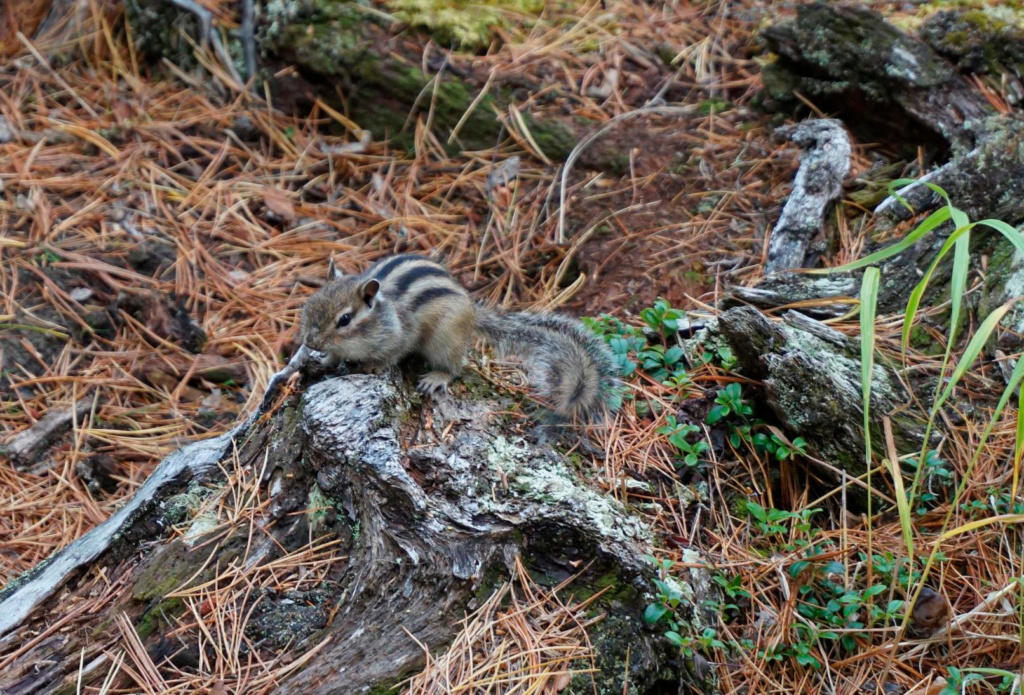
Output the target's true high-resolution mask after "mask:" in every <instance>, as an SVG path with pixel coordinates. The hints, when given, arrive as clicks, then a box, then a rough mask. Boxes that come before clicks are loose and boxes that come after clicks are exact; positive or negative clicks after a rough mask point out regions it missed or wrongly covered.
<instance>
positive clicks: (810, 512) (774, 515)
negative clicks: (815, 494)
mask: <svg viewBox="0 0 1024 695" xmlns="http://www.w3.org/2000/svg"><path fill="white" fill-rule="evenodd" d="M746 507H747V513H748V514H750V517H751V518H752V519H753V520H754V523H755V525H756V526H757V528H758V530H759V531H760V532H761V533H762V535H766V536H768V535H773V534H783V533H785V532H786V530H787V529H786V527H785V526H783V522H786V521H792V522H794V523H793V525H792V526H793V530H794V531H796V532H799V533H804V534H809V533H810V532H811V517H812V516H814V515H815V514H817V513H818V512H820V511H821V509H819V508H817V507H815V508H814V509H803V510H801V511H799V512H788V511H785V510H783V509H765V508H764V507H762V506H761V505H759V504H758V503H757V502H754V501H751V500H747V501H746Z"/></svg>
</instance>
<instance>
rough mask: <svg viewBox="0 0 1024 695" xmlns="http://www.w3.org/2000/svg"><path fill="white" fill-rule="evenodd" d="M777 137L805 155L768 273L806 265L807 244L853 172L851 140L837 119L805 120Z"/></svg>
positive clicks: (774, 233)
mask: <svg viewBox="0 0 1024 695" xmlns="http://www.w3.org/2000/svg"><path fill="white" fill-rule="evenodd" d="M775 135H776V137H777V138H779V139H785V140H790V141H791V142H793V143H795V144H796V145H798V146H799V147H800V148H802V149H803V154H801V155H800V168H799V170H798V171H797V174H796V180H795V181H794V182H793V192H792V193H791V194H790V196H789V200H787V201H786V206H785V207H784V208H783V209H782V216H781V217H779V221H778V224H776V225H775V229H773V230H772V234H771V240H770V242H769V245H768V262H767V263H766V264H765V269H764V270H765V274H771V273H776V272H778V271H780V270H789V269H790V268H801V267H803V264H804V258H805V257H806V255H807V246H808V244H809V243H810V242H811V239H813V238H814V236H815V235H817V234H818V233H820V232H821V227H822V224H823V223H824V220H825V215H826V214H827V213H828V209H829V206H830V205H831V204H832V201H834V200H835V199H836V198H838V197H839V195H840V193H841V192H842V185H843V179H844V178H845V177H846V174H847V173H848V172H849V171H850V138H849V136H848V135H847V134H846V129H845V128H843V125H842V123H840V122H839V121H837V120H835V119H831V118H823V119H819V120H811V121H804V122H802V123H798V124H797V125H794V126H786V127H784V128H780V129H779V130H777V131H776V132H775Z"/></svg>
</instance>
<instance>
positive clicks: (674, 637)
mask: <svg viewBox="0 0 1024 695" xmlns="http://www.w3.org/2000/svg"><path fill="white" fill-rule="evenodd" d="M665 639H667V640H668V641H669V642H671V643H672V644H674V645H676V646H677V647H685V646H686V641H685V640H684V639H683V638H682V636H681V635H680V634H679V633H678V632H673V631H672V630H669V631H668V632H666V633H665Z"/></svg>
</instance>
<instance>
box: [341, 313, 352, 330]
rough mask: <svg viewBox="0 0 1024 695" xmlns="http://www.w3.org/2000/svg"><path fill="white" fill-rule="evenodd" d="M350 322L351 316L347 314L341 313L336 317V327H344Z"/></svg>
mask: <svg viewBox="0 0 1024 695" xmlns="http://www.w3.org/2000/svg"><path fill="white" fill-rule="evenodd" d="M350 323H352V317H351V316H349V315H348V314H342V315H341V316H339V317H338V328H344V327H345V326H347V325H348V324H350Z"/></svg>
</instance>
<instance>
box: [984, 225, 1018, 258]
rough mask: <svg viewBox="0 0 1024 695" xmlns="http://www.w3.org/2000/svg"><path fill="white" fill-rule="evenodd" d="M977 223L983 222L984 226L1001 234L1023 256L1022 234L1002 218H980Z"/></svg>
mask: <svg viewBox="0 0 1024 695" xmlns="http://www.w3.org/2000/svg"><path fill="white" fill-rule="evenodd" d="M977 224H983V225H985V226H986V227H990V228H992V229H994V230H996V231H997V232H999V233H1000V234H1002V235H1003V236H1004V237H1006V238H1007V239H1008V240H1009V242H1010V243H1011V244H1013V246H1014V248H1016V249H1017V252H1018V253H1019V254H1021V255H1022V256H1024V235H1022V234H1021V233H1020V232H1019V231H1017V230H1016V229H1015V228H1014V227H1012V226H1011V225H1008V224H1006V223H1005V222H1003V221H1002V220H982V221H981V222H978V223H977Z"/></svg>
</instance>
